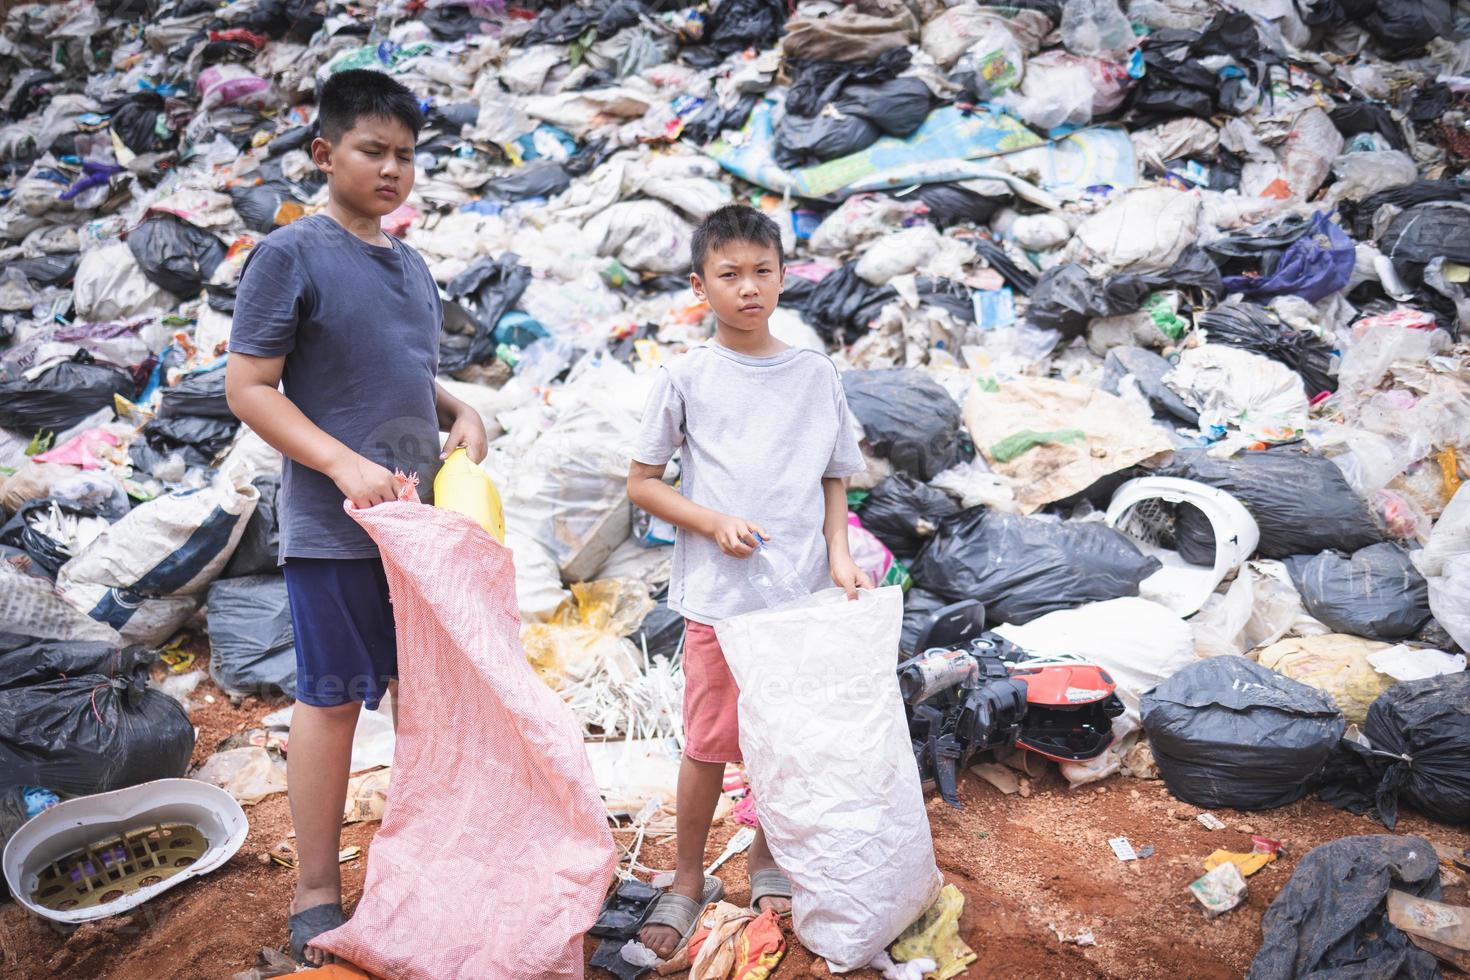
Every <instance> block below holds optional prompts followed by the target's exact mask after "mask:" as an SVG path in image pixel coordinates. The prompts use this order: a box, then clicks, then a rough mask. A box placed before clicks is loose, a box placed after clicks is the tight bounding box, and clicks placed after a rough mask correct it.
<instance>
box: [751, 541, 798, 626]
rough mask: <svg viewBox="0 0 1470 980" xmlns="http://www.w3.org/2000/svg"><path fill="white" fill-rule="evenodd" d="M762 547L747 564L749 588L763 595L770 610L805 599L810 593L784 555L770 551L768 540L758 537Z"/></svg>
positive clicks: (758, 547) (759, 546)
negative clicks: (750, 586) (752, 587)
mask: <svg viewBox="0 0 1470 980" xmlns="http://www.w3.org/2000/svg"><path fill="white" fill-rule="evenodd" d="M755 537H756V540H757V541H759V542H760V544H759V545H758V546H757V547H756V549H755V553H754V554H752V555H751V556H750V557H749V558H747V559H746V561H747V562H748V563H749V575H750V584H751V585H753V586H755V590H756V591H757V592H759V593H760V596H761V598H762V599H764V600H765V602H766V605H767V606H768V607H770V608H775V607H776V606H784V605H786V604H787V603H788V602H795V601H797V600H798V599H805V598H806V597H807V596H808V595H810V594H811V592H810V591H809V590H808V589H807V588H806V586H804V585H802V583H801V575H800V574H799V573H798V572H797V571H796V566H795V565H793V564H791V561H790V560H789V559H788V558H787V557H786V556H785V555H783V554H781V552H779V551H776V550H774V549H772V548H771V546H770V545H769V544H767V543H766V539H765V538H763V537H761V536H760V535H758V534H757V535H756V536H755Z"/></svg>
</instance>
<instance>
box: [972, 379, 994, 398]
mask: <svg viewBox="0 0 1470 980" xmlns="http://www.w3.org/2000/svg"><path fill="white" fill-rule="evenodd" d="M975 386H976V387H977V388H979V389H980V390H981V391H984V392H987V393H989V394H992V395H993V394H995V393H996V392H997V391H1000V382H999V381H996V380H995V379H994V378H992V377H989V376H986V377H982V378H976V379H975Z"/></svg>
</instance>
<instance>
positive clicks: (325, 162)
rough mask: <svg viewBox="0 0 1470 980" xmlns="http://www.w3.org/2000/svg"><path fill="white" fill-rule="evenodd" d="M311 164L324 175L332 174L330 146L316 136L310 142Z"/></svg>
mask: <svg viewBox="0 0 1470 980" xmlns="http://www.w3.org/2000/svg"><path fill="white" fill-rule="evenodd" d="M311 162H312V163H314V164H316V166H317V169H318V170H320V171H321V172H322V173H324V174H329V173H331V172H332V144H331V143H329V142H327V141H326V140H325V139H323V138H322V137H320V136H318V137H317V138H316V139H314V140H312V141H311Z"/></svg>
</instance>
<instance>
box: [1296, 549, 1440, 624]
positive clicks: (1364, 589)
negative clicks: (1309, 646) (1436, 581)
mask: <svg viewBox="0 0 1470 980" xmlns="http://www.w3.org/2000/svg"><path fill="white" fill-rule="evenodd" d="M1285 564H1286V570H1287V571H1288V572H1290V573H1291V581H1292V583H1293V584H1294V585H1296V589H1297V591H1298V592H1300V593H1301V596H1302V605H1303V606H1305V607H1306V610H1307V612H1309V613H1311V614H1312V616H1313V617H1314V618H1316V619H1318V620H1321V621H1322V622H1323V623H1325V624H1326V625H1327V626H1328V627H1330V628H1331V629H1332V631H1333V632H1334V633H1352V634H1353V635H1355V636H1364V637H1367V638H1368V639H1370V640H1383V641H1386V642H1393V641H1396V640H1402V639H1404V638H1405V637H1409V636H1413V635H1414V634H1415V633H1417V632H1419V629H1420V628H1421V627H1422V626H1423V625H1424V624H1425V623H1427V622H1428V621H1429V617H1430V615H1431V613H1430V611H1429V584H1428V583H1427V582H1425V581H1424V576H1423V575H1420V574H1419V570H1418V569H1417V568H1415V567H1414V563H1413V562H1412V561H1411V560H1410V559H1409V553H1408V552H1407V551H1405V550H1404V549H1403V548H1402V547H1401V546H1399V545H1397V544H1394V543H1393V542H1391V541H1384V542H1382V543H1380V544H1371V545H1369V546H1368V547H1366V548H1359V549H1358V550H1357V551H1355V552H1353V554H1352V556H1351V557H1348V556H1346V555H1344V554H1342V553H1340V552H1336V551H1324V552H1322V553H1321V554H1320V555H1297V556H1296V557H1294V558H1288V559H1286V562H1285Z"/></svg>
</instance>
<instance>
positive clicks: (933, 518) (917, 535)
mask: <svg viewBox="0 0 1470 980" xmlns="http://www.w3.org/2000/svg"><path fill="white" fill-rule="evenodd" d="M959 509H960V506H959V504H957V503H955V502H954V499H953V498H952V497H950V495H949V494H947V493H945V492H944V491H942V490H936V489H934V488H933V487H931V486H928V485H927V484H924V483H920V482H919V481H918V480H915V479H914V478H913V477H911V476H909V475H908V474H907V473H904V472H901V471H900V472H897V473H894V474H893V475H892V476H890V477H888V478H887V479H886V480H884V481H883V482H882V483H880V484H878V485H877V486H876V487H874V488H873V492H872V493H870V494H868V497H867V499H866V500H864V501H863V503H862V506H861V507H860V508H858V516H859V517H861V518H862V519H863V527H865V528H866V529H867V530H868V531H870V532H871V533H872V534H873V536H874V537H876V538H877V539H878V540H879V541H882V542H883V543H884V544H885V545H886V546H887V547H888V550H889V551H891V552H893V557H895V558H897V559H898V560H899V561H903V562H907V561H909V560H910V559H912V558H913V557H914V556H915V555H917V554H918V553H919V549H921V548H923V547H924V544H925V543H926V542H927V541H928V540H929V539H930V538H931V537H933V536H934V532H935V531H936V530H938V528H939V521H940V520H941V519H942V518H945V517H948V516H949V515H950V514H953V513H954V512H955V511H957V510H959Z"/></svg>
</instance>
